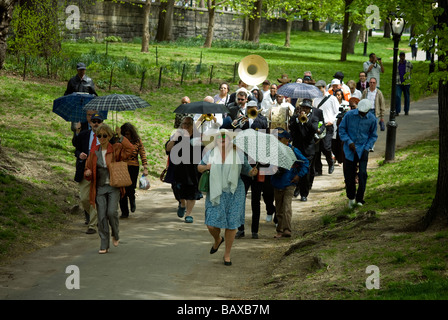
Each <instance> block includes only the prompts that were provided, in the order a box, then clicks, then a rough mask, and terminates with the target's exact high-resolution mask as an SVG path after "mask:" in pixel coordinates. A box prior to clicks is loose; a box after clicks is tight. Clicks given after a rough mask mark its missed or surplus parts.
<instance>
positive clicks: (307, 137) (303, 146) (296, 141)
mask: <svg viewBox="0 0 448 320" xmlns="http://www.w3.org/2000/svg"><path fill="white" fill-rule="evenodd" d="M311 110H312V111H311V115H310V117H309V118H308V121H307V122H306V123H301V122H300V121H298V115H296V114H295V115H293V116H292V117H291V120H290V122H289V130H290V131H291V137H292V145H293V146H294V147H296V148H297V149H299V150H300V152H301V153H302V154H303V155H304V156H305V157H307V158H308V157H311V156H313V155H314V154H315V152H316V149H315V145H314V143H315V141H314V134H315V133H317V129H318V126H319V121H321V120H320V119H319V118H320V117H321V113H322V110H319V109H316V108H312V109H311ZM319 111H320V112H319ZM322 119H323V116H322ZM322 121H323V120H322Z"/></svg>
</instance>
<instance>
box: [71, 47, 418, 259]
mask: <svg viewBox="0 0 448 320" xmlns="http://www.w3.org/2000/svg"><path fill="white" fill-rule="evenodd" d="M402 64H404V67H403V65H402ZM80 67H81V69H82V68H85V66H83V65H81V66H80ZM411 70H412V64H410V62H409V61H405V59H403V58H402V56H401V54H400V64H399V66H398V73H397V86H407V83H406V82H405V81H406V79H407V77H409V75H410V71H411ZM381 73H384V67H383V65H382V62H381V59H380V58H377V57H376V55H375V54H371V55H370V57H369V61H366V62H365V63H364V66H363V70H361V71H360V73H359V79H358V81H355V80H350V81H348V82H347V83H345V82H344V74H343V73H342V72H340V71H338V72H336V73H335V74H334V76H333V78H332V79H331V81H329V82H328V83H327V82H326V81H325V80H322V79H319V80H317V81H315V80H314V78H313V75H312V72H311V71H306V72H304V75H303V77H300V78H297V79H296V80H295V82H297V83H305V84H308V85H310V86H315V87H317V88H318V89H319V90H320V92H321V93H322V95H321V96H319V97H316V98H314V99H308V98H294V97H287V96H284V95H281V94H279V93H278V90H279V88H280V87H281V86H283V85H284V84H286V83H290V82H292V80H291V79H289V77H288V75H286V74H284V75H282V76H281V77H280V78H278V79H277V82H278V83H274V82H272V83H271V82H270V81H269V80H267V79H266V80H265V81H263V83H261V84H260V88H259V87H258V86H253V87H252V88H249V86H248V85H247V84H245V83H244V82H243V81H242V80H240V81H239V84H238V89H237V90H235V91H234V92H231V89H230V86H229V84H228V83H225V82H223V83H220V84H219V87H218V92H217V93H216V94H212V95H210V96H206V97H204V101H207V102H210V103H214V104H223V105H225V107H226V110H227V111H228V112H226V113H215V114H176V118H175V121H174V127H175V129H176V131H175V132H174V134H172V136H171V137H170V138H169V139H168V141H167V142H166V144H165V151H166V155H167V158H168V159H167V171H166V174H164V176H163V181H164V182H166V183H169V184H171V188H172V191H173V195H174V199H175V200H176V201H177V216H178V217H179V218H183V219H184V221H185V222H186V223H193V221H194V214H195V213H194V207H195V204H196V202H197V201H200V200H201V199H203V198H204V196H205V199H204V200H205V224H206V225H207V228H208V231H209V233H210V234H211V235H212V237H213V240H214V242H213V245H212V247H211V249H210V254H213V253H215V252H217V251H218V249H219V247H220V245H221V244H222V243H225V253H224V264H225V265H231V259H230V252H231V248H232V244H233V241H234V239H238V238H242V237H245V231H246V228H245V216H246V212H245V211H246V209H245V208H246V198H247V194H248V192H249V190H250V192H251V211H252V219H251V226H250V231H251V237H252V238H253V239H257V238H258V230H259V222H260V217H261V199H263V202H264V204H265V208H266V221H267V222H273V223H275V224H276V234H275V236H274V237H275V238H283V237H291V233H292V231H293V230H292V224H291V221H292V206H291V205H292V200H293V198H294V197H299V196H300V198H299V200H300V201H307V200H308V196H309V193H310V190H311V189H312V186H313V182H314V179H315V177H317V176H321V175H323V170H322V169H323V165H322V155H323V158H324V159H325V162H326V163H327V165H328V174H329V175H331V174H332V173H333V172H334V170H335V166H343V172H344V178H345V185H346V193H347V198H348V206H349V207H350V208H354V207H355V206H357V205H363V204H364V192H365V188H366V182H367V161H368V157H369V152H373V151H374V144H375V141H376V140H377V138H378V135H377V125H379V126H380V128H381V130H384V114H385V101H384V96H383V94H382V92H381V90H380V87H379V84H380V77H381ZM78 76H79V75H78ZM79 77H81V76H79ZM81 79H82V78H81ZM89 80H90V81H87V82H85V83H84V85H85V87H84V88H81V89H80V88H79V83H78V82H79V81H74V80H71V81H70V82H69V85H68V89H67V92H70V90H69V88H70V85H71V84H70V83H73V84H75V83H76V84H77V85H78V88H77V89H75V91H76V90H84V92H87V91H88V90H91V89H89V88H88V87H89V86H93V82H91V79H89ZM81 82H82V81H81ZM405 89H409V88H408V87H407V88H403V90H401V91H400V99H401V92H405V114H408V113H409V104H408V103H409V98H408V96H406V92H407V91H406V90H405ZM397 100H398V96H397ZM190 102H191V101H190V99H189V97H182V98H181V103H182V104H189V103H190ZM274 109H275V110H282V111H281V113H282V114H284V115H286V120H285V121H284V123H282V122H280V125H279V123H276V122H275V121H274V119H273V116H272V111H273V110H274ZM399 110H400V108H399V107H398V105H397V111H399ZM397 115H398V114H397ZM83 126H84V127H83V128H81V127H82V126H78V127H77V128H76V129H75V130H74V131H75V133H74V138H73V144H74V146H75V149H76V151H75V156H76V157H77V166H76V169H77V170H76V178H75V180H76V181H78V182H79V186H80V197H81V203H82V206H83V208H84V210H85V212H86V224H88V225H89V226H88V230H87V233H89V234H93V233H95V232H96V228H98V232H99V234H100V239H101V242H100V253H106V252H107V251H108V250H109V237H110V235H109V234H110V233H109V226H110V229H111V230H112V232H111V235H112V240H113V244H114V245H118V242H119V231H118V221H119V220H118V206H119V207H120V209H121V217H122V218H126V217H128V216H129V208H128V203H130V211H131V212H134V211H135V209H136V205H135V196H134V194H135V188H136V181H137V178H138V175H139V160H138V157H139V156H140V159H141V162H142V165H143V167H144V172H143V174H146V175H147V173H148V172H147V161H146V154H145V149H144V147H143V143H142V140H141V138H140V137H139V136H138V133H137V130H136V129H135V127H134V126H133V125H132V124H130V123H126V124H124V125H123V126H122V127H121V128H117V130H116V132H113V131H112V129H111V128H110V127H109V126H107V125H106V124H104V123H103V119H102V117H101V115H100V114H98V113H97V112H95V111H88V112H87V119H86V124H85V125H83ZM248 129H253V130H255V131H259V132H264V133H266V134H272V135H274V136H275V137H276V138H277V139H278V141H279V143H282V144H284V145H286V146H287V147H288V148H291V150H292V151H293V153H294V155H295V157H296V159H295V160H296V161H295V162H294V165H293V166H292V167H291V168H289V169H285V168H277V167H276V166H271V165H269V163H267V164H263V163H254V162H253V161H252V162H251V159H250V157H248V155H247V154H245V153H244V152H242V151H241V150H240V149H238V148H236V147H235V145H234V144H233V143H232V141H233V139H234V138H235V136H236V135H237V134H238V132H241V131H244V130H248ZM204 137H207V139H204ZM210 137H212V139H210ZM198 154H199V155H200V157H199V158H198V157H197V155H198ZM120 160H124V161H127V162H128V167H129V173H130V175H131V177H132V185H131V186H129V187H126V188H114V187H111V186H110V185H108V182H109V174H110V172H108V170H109V169H108V168H109V166H108V164H109V163H110V162H111V161H120ZM205 172H206V173H207V175H205V174H204V173H205ZM203 175H204V176H207V177H208V179H209V185H210V188H209V190H208V191H207V192H201V191H200V190H199V184H200V181H201V177H202V176H203ZM221 229H224V236H221Z"/></svg>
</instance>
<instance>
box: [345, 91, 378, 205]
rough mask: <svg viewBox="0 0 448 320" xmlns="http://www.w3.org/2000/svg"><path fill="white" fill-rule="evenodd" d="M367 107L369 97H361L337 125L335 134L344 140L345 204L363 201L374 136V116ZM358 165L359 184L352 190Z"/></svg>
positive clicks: (356, 203) (368, 105)
mask: <svg viewBox="0 0 448 320" xmlns="http://www.w3.org/2000/svg"><path fill="white" fill-rule="evenodd" d="M371 108H372V101H370V100H368V99H363V100H361V101H360V102H359V103H358V109H354V110H351V111H349V112H347V113H346V114H345V116H344V118H343V119H342V122H341V124H340V125H339V136H340V138H341V141H342V142H344V154H345V160H344V178H345V189H346V192H347V198H348V199H349V201H348V206H349V208H353V207H354V206H355V205H363V204H364V193H365V190H366V184H367V162H368V160H369V150H370V149H371V148H372V147H373V145H374V144H375V141H376V139H377V138H378V134H377V133H376V130H377V122H376V117H375V116H374V115H373V114H372V113H371V112H369V110H370V109H371ZM358 165H359V172H358V179H359V186H358V190H356V182H355V179H356V171H357V166H358Z"/></svg>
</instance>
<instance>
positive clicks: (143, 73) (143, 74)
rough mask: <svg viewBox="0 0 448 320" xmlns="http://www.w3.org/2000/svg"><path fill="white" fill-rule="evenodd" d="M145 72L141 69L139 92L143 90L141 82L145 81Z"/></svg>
mask: <svg viewBox="0 0 448 320" xmlns="http://www.w3.org/2000/svg"><path fill="white" fill-rule="evenodd" d="M145 74H146V70H143V72H142V81H141V82H140V92H142V90H143V83H144V82H145Z"/></svg>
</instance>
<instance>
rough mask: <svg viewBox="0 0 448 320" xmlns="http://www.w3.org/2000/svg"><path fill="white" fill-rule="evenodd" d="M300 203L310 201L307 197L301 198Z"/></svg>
mask: <svg viewBox="0 0 448 320" xmlns="http://www.w3.org/2000/svg"><path fill="white" fill-rule="evenodd" d="M300 201H303V202H305V201H308V199H307V198H306V197H301V198H300Z"/></svg>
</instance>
